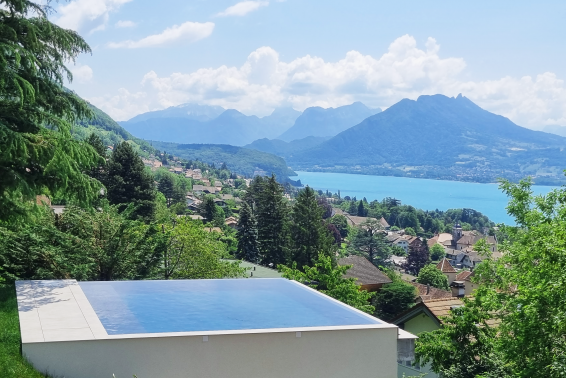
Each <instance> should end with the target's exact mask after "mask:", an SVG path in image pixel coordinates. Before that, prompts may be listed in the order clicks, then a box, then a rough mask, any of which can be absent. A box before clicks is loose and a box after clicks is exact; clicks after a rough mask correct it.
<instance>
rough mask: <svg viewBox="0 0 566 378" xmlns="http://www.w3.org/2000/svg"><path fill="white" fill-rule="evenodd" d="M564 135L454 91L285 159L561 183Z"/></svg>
mask: <svg viewBox="0 0 566 378" xmlns="http://www.w3.org/2000/svg"><path fill="white" fill-rule="evenodd" d="M565 147H566V138H563V137H560V136H556V135H553V134H548V133H544V132H540V131H533V130H529V129H526V128H523V127H520V126H517V125H515V124H514V123H513V122H511V121H510V120H509V119H507V118H505V117H502V116H499V115H496V114H493V113H490V112H488V111H486V110H483V109H481V108H480V107H479V106H477V105H476V104H474V103H473V102H472V101H470V100H469V99H467V98H466V97H463V96H461V95H459V96H458V97H456V98H448V97H446V96H443V95H434V96H421V97H419V98H418V100H416V101H413V100H408V99H405V100H402V101H400V102H398V103H397V104H395V105H393V106H391V107H390V108H388V109H387V110H386V111H384V112H382V113H380V114H376V115H374V116H372V117H369V118H367V119H365V120H364V121H363V122H361V123H360V124H358V125H356V126H354V127H352V128H350V129H348V130H346V131H344V132H342V133H340V134H338V135H337V136H335V137H334V138H332V139H330V140H328V141H326V142H324V143H322V144H320V145H318V146H315V147H313V148H312V149H310V150H307V151H303V152H300V153H298V154H296V155H294V156H293V157H291V158H289V159H288V163H289V165H291V166H292V167H293V169H296V170H304V169H307V170H316V171H334V172H349V173H366V174H379V175H395V176H409V177H427V178H439V179H450V180H465V181H476V182H494V181H496V179H497V178H498V177H505V178H508V179H511V180H518V179H520V178H523V177H525V176H528V175H531V176H533V177H534V180H535V182H536V183H539V184H556V183H559V182H560V183H561V182H564V180H563V176H562V170H563V169H564V168H565V166H564V162H565V161H566V151H565Z"/></svg>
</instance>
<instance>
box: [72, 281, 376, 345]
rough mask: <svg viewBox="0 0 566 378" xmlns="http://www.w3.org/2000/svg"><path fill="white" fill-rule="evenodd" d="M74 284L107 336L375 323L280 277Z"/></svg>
mask: <svg viewBox="0 0 566 378" xmlns="http://www.w3.org/2000/svg"><path fill="white" fill-rule="evenodd" d="M79 285H80V286H81V289H82V290H83V292H84V293H85V295H86V297H87V298H88V300H89V302H90V304H91V305H92V307H93V309H94V311H95V312H96V314H97V316H98V318H99V319H100V321H101V322H102V325H103V326H104V328H105V329H106V332H107V333H108V334H109V335H123V334H132V333H160V332H192V331H225V330H246V329H269V328H292V327H324V326H347V325H371V324H380V323H381V322H380V321H379V320H378V319H374V318H371V317H369V316H364V315H362V314H360V313H358V312H357V311H353V310H352V309H350V308H348V307H347V306H345V305H342V304H340V303H337V302H335V301H333V300H329V299H328V298H326V297H324V296H322V295H320V294H318V293H316V292H313V291H312V290H309V289H307V288H306V287H303V286H302V285H298V284H296V283H294V282H291V281H289V280H286V279H259V278H258V279H253V280H251V279H249V280H246V279H232V280H230V279H225V280H173V281H114V282H80V283H79Z"/></svg>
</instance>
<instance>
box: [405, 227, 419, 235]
mask: <svg viewBox="0 0 566 378" xmlns="http://www.w3.org/2000/svg"><path fill="white" fill-rule="evenodd" d="M405 234H406V235H411V236H417V233H416V232H415V230H414V229H413V228H412V227H406V228H405Z"/></svg>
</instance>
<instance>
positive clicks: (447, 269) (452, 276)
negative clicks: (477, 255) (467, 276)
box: [436, 257, 458, 285]
mask: <svg viewBox="0 0 566 378" xmlns="http://www.w3.org/2000/svg"><path fill="white" fill-rule="evenodd" d="M436 268H437V269H438V270H440V271H441V272H442V274H444V275H445V276H446V278H447V279H448V285H450V284H451V283H452V282H454V280H456V275H457V274H458V272H457V271H456V269H454V267H453V266H452V265H450V261H448V259H447V258H446V257H444V258H443V259H442V260H441V261H440V262H439V263H438V264H437V265H436Z"/></svg>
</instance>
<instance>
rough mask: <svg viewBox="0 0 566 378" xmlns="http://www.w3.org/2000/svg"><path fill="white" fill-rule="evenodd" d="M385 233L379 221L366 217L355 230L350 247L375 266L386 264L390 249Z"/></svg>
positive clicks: (390, 253) (390, 252)
mask: <svg viewBox="0 0 566 378" xmlns="http://www.w3.org/2000/svg"><path fill="white" fill-rule="evenodd" d="M385 235H386V233H384V232H383V227H382V226H381V224H380V223H379V222H377V221H376V220H373V219H368V220H367V221H365V222H364V223H362V224H361V225H360V227H359V228H358V229H357V230H356V232H355V235H354V237H353V238H352V242H351V244H350V249H351V250H352V252H353V253H356V254H362V255H363V256H365V257H366V258H367V259H368V260H369V261H370V262H371V263H372V264H374V265H376V266H387V265H388V259H389V257H391V255H392V250H391V247H390V246H389V243H387V241H386V240H385Z"/></svg>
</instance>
